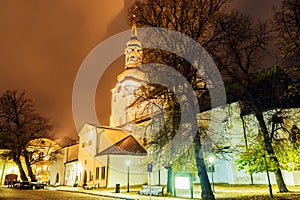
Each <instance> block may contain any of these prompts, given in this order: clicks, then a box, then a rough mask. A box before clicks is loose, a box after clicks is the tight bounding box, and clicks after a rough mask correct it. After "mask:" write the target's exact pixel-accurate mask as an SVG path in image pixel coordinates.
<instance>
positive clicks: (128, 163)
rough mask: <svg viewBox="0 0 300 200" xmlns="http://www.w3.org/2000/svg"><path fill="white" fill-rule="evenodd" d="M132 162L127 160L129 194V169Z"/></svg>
mask: <svg viewBox="0 0 300 200" xmlns="http://www.w3.org/2000/svg"><path fill="white" fill-rule="evenodd" d="M130 164H131V161H130V160H126V166H127V192H129V167H130Z"/></svg>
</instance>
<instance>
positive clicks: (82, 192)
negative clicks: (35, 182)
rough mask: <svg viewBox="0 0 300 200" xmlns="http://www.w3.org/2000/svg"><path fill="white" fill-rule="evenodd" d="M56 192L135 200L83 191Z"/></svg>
mask: <svg viewBox="0 0 300 200" xmlns="http://www.w3.org/2000/svg"><path fill="white" fill-rule="evenodd" d="M56 191H60V192H72V193H81V194H89V195H93V196H101V197H108V198H115V199H123V200H136V199H132V198H127V197H126V198H124V197H118V196H110V195H105V194H95V193H91V192H84V191H71V190H61V189H57V190H56Z"/></svg>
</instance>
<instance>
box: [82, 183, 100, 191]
mask: <svg viewBox="0 0 300 200" xmlns="http://www.w3.org/2000/svg"><path fill="white" fill-rule="evenodd" d="M96 185H97V184H94V185H93V184H87V185H85V186H83V188H84V189H87V190H91V189H94V188H96Z"/></svg>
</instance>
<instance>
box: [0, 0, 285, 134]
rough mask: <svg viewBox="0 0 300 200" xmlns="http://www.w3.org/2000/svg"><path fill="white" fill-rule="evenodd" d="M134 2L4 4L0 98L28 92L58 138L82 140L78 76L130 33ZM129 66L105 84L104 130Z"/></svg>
mask: <svg viewBox="0 0 300 200" xmlns="http://www.w3.org/2000/svg"><path fill="white" fill-rule="evenodd" d="M132 1H133V0H113V1H112V0H43V1H38V0H26V1H24V0H0V93H1V94H2V93H3V92H4V91H5V90H7V89H17V90H24V91H26V92H27V93H28V95H29V96H30V97H32V98H33V99H34V101H35V104H36V107H37V109H38V111H39V112H40V113H42V114H45V115H47V116H48V117H49V118H50V119H51V121H52V123H53V125H54V130H53V132H54V134H55V135H56V137H60V138H63V137H65V136H68V137H71V138H76V136H77V132H76V130H75V128H74V122H73V118H72V89H73V83H74V80H75V76H76V73H77V71H78V69H79V67H80V65H81V63H82V62H83V60H84V59H85V57H86V56H87V55H88V53H89V52H90V51H91V50H92V49H93V48H94V47H95V46H97V45H98V44H99V43H101V42H102V41H103V40H105V39H107V38H109V37H110V36H112V35H114V34H117V33H119V32H121V31H124V30H127V29H129V28H130V27H129V26H128V23H127V19H126V17H127V9H128V8H129V6H130V5H131V3H132ZM279 2H280V0H237V1H236V2H235V7H236V8H238V9H240V10H242V11H243V12H245V13H248V14H252V15H255V16H256V17H258V18H264V19H265V18H267V17H269V16H271V13H272V6H273V4H275V5H279V4H278V3H279ZM124 47H125V44H124ZM112 48H113V47H112ZM123 66H124V64H123V60H122V58H120V59H118V60H117V61H116V62H115V63H114V64H113V65H112V66H111V67H110V68H108V70H107V71H106V73H105V74H104V76H103V78H102V79H101V81H100V82H99V85H98V92H97V95H96V102H98V103H97V115H98V117H99V122H100V123H101V124H103V125H108V123H109V121H108V117H109V115H110V113H109V112H110V98H109V97H110V95H111V94H110V89H111V88H112V87H113V86H114V84H115V82H114V81H115V80H116V76H117V74H118V73H120V72H121V71H122V70H123V69H124V68H123Z"/></svg>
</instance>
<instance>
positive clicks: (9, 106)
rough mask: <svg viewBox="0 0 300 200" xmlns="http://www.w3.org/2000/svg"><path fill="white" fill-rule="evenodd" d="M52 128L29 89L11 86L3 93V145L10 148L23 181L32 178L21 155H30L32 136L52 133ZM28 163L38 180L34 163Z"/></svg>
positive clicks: (0, 124)
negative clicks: (22, 90) (26, 170)
mask: <svg viewBox="0 0 300 200" xmlns="http://www.w3.org/2000/svg"><path fill="white" fill-rule="evenodd" d="M51 128H52V126H51V124H50V122H49V120H48V119H47V118H46V117H44V116H42V115H40V114H38V113H37V112H36V110H35V108H34V105H33V102H32V100H31V99H29V98H28V97H27V96H26V94H25V92H18V91H15V90H13V91H11V90H7V91H6V92H4V93H3V94H2V96H1V97H0V138H1V143H2V144H1V145H3V146H4V148H6V149H8V150H9V157H10V158H12V159H13V161H14V162H15V163H16V165H17V166H18V168H19V172H20V175H21V179H22V180H23V181H27V180H28V178H27V175H26V173H25V171H24V169H23V167H22V164H21V160H20V159H21V156H25V158H26V156H27V155H28V150H27V146H28V143H29V142H30V141H31V140H33V139H37V138H44V137H48V133H49V131H50V130H51ZM25 160H26V159H25ZM26 164H27V169H28V175H29V177H30V178H31V180H34V179H35V176H34V174H33V173H32V170H31V166H30V164H29V163H27V162H26Z"/></svg>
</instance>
